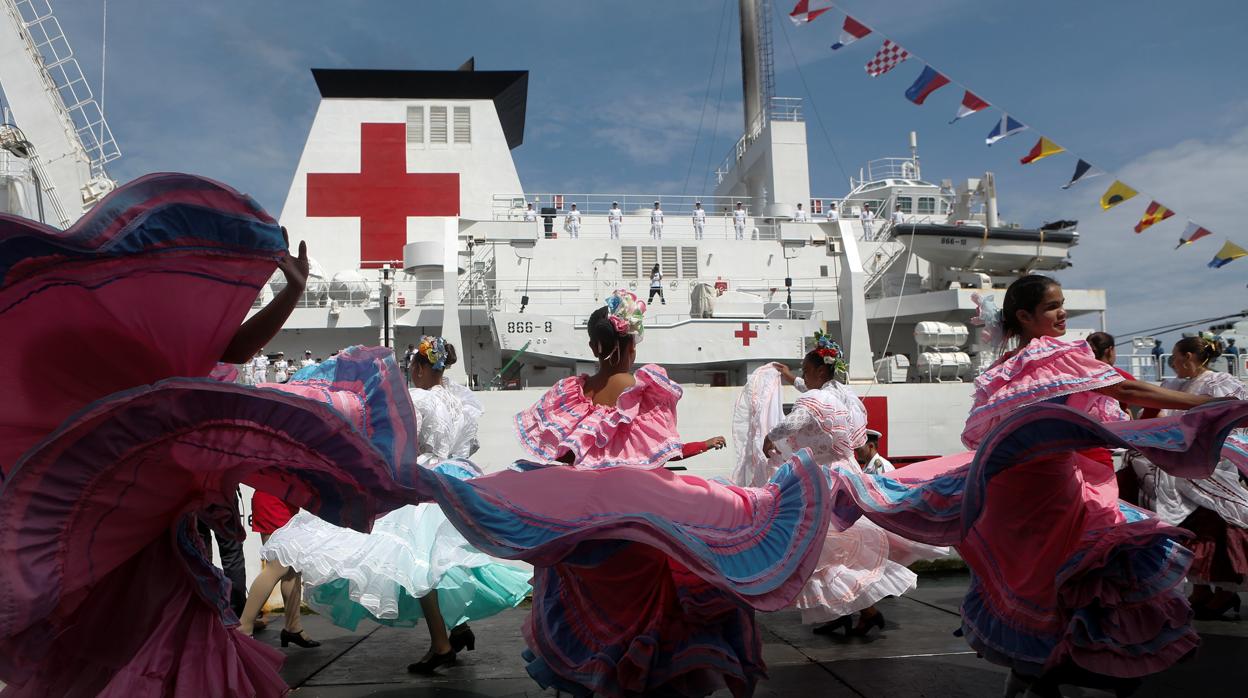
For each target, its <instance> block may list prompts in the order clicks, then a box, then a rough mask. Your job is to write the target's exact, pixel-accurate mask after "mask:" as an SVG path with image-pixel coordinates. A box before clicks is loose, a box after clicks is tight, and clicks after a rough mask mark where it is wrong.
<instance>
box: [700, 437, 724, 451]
mask: <svg viewBox="0 0 1248 698" xmlns="http://www.w3.org/2000/svg"><path fill="white" fill-rule="evenodd" d="M703 443H705V444H706V447H707V448H708V449H711V448H716V449H719V448H723V447H724V446H726V445H727V444H728V442H727V441H725V440H724V437H722V436H712V437H711V438H709V439H707V440H706V441H704V442H703Z"/></svg>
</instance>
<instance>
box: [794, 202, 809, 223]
mask: <svg viewBox="0 0 1248 698" xmlns="http://www.w3.org/2000/svg"><path fill="white" fill-rule="evenodd" d="M808 220H810V218H808V217H807V216H806V212H805V211H804V210H802V205H801V204H798V205H797V210H796V211H794V212H793V221H794V222H795V223H805V222H806V221H808Z"/></svg>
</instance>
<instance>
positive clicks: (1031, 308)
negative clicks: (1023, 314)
mask: <svg viewBox="0 0 1248 698" xmlns="http://www.w3.org/2000/svg"><path fill="white" fill-rule="evenodd" d="M1054 286H1057V287H1061V284H1059V283H1058V282H1057V279H1054V278H1052V277H1049V276H1043V275H1040V274H1028V275H1027V276H1023V277H1020V278H1018V279H1015V280H1014V283H1012V284H1010V287H1009V288H1008V289H1006V291H1005V302H1003V303H1002V304H1001V329H1002V330H1003V332H1004V334H1005V338H1006V339H1010V338H1013V337H1018V336H1021V335H1022V334H1023V326H1022V324H1021V323H1019V321H1018V311H1020V310H1026V311H1027V312H1029V313H1033V312H1035V310H1036V306H1038V305H1040V302H1041V301H1043V300H1044V294H1046V293H1048V291H1049V289H1050V288H1052V287H1054Z"/></svg>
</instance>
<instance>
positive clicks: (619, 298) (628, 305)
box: [606, 288, 646, 344]
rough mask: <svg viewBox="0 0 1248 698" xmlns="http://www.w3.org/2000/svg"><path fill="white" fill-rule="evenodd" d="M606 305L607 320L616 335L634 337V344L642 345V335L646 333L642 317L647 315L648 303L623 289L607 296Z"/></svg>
mask: <svg viewBox="0 0 1248 698" xmlns="http://www.w3.org/2000/svg"><path fill="white" fill-rule="evenodd" d="M606 303H607V320H609V321H610V322H611V326H612V327H614V328H615V331H616V333H617V334H619V335H620V336H621V337H623V336H625V335H632V337H633V343H634V344H640V343H641V338H642V335H643V334H645V331H646V328H645V326H644V325H643V323H642V316H643V315H645V313H646V302H645V301H643V300H641V299H640V298H638V297H637V294H635V293H633V292H632V291H627V290H625V289H622V288H621V289H616V291H615V293H612V294H611V295H610V296H607V300H606Z"/></svg>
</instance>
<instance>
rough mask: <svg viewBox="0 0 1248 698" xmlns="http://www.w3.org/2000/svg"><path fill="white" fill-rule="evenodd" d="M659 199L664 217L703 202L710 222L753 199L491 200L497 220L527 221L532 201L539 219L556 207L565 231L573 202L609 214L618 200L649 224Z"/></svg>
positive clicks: (685, 213) (537, 196)
mask: <svg viewBox="0 0 1248 698" xmlns="http://www.w3.org/2000/svg"><path fill="white" fill-rule="evenodd" d="M656 201H657V202H659V208H660V209H661V210H662V211H663V216H664V218H677V217H683V218H690V217H692V216H693V205H694V204H695V203H698V202H701V203H702V210H704V211H706V218H707V220H708V222H709V221H710V219H711V218H722V217H727V218H729V219H731V218H732V212H733V211H734V210H735V209H736V207H737V202H738V201H739V202H741V203H742V204H743V206H742V208H744V209H745V211H746V213H747V214H748V213H749V211H750V207H751V206H752V204H753V202H752V200H751V199H750V198H749V197H732V196H689V195H672V194H554V193H532V194H495V195H494V198H493V201H492V202H491V209H492V213H493V218H494V220H496V221H522V220H524V212H525V209H526V206H527V205H528V204H533V209H534V210H535V211H536V212H537V214H538V222H541V219H542V216H541V212H542V209H543V208H548V209H552V208H553V209H554V210H555V212H554V215H555V217H557V218H559V219H560V220H559V221H556V223H557V225H556V226H555V228H556V230H562V218H563V217H564V216H565V215H566V214H567V212H568V211H570V210H572V204H576V209H577V210H578V211H579V212H580V213H581V215H583V216H606V215H607V212H608V211H610V210H611V204H613V203H618V204H619V205H620V210H622V211H623V212H624V218H626V219H630V218H632V219H637V218H640V219H644V220H645V222H646V225H647V226H649V225H650V211H652V210H653V209H654V202H656Z"/></svg>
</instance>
